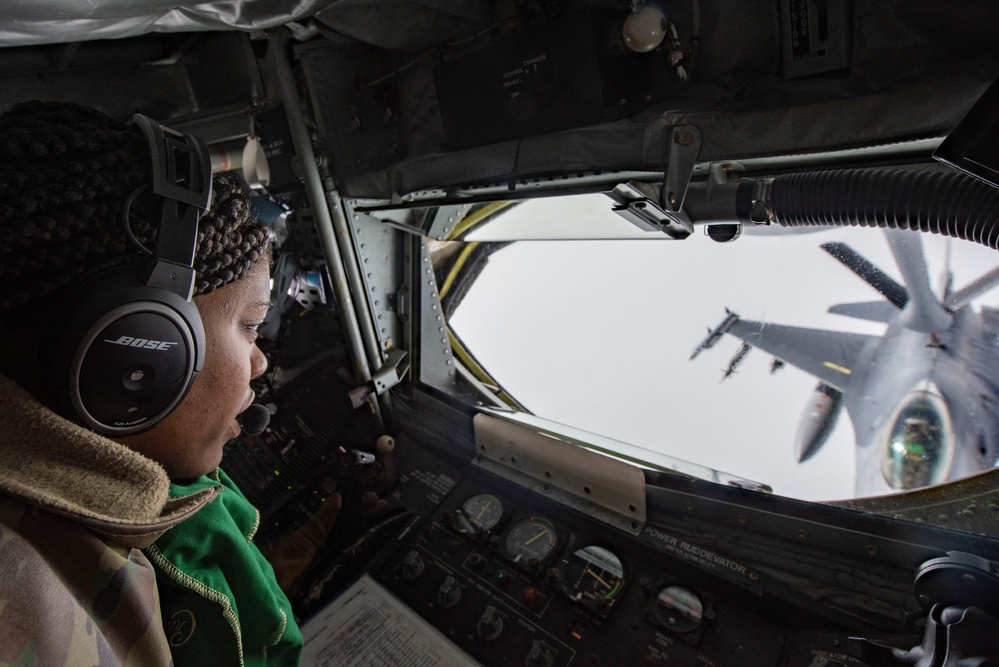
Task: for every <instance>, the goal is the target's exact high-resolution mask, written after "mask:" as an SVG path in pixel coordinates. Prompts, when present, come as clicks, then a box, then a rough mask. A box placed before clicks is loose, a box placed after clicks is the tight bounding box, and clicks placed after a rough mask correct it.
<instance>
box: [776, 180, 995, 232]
mask: <svg viewBox="0 0 999 667" xmlns="http://www.w3.org/2000/svg"><path fill="white" fill-rule="evenodd" d="M770 208H771V211H770V212H771V219H772V220H773V222H775V223H777V224H780V225H783V226H785V227H801V226H816V225H823V226H825V225H842V226H845V225H860V226H863V227H890V228H893V229H918V230H920V231H924V232H933V233H935V234H943V235H946V236H952V237H954V238H959V239H964V240H968V241H975V242H977V243H981V244H983V245H987V246H989V247H990V248H993V249H995V248H997V247H999V189H997V188H994V187H992V186H990V185H988V184H986V183H984V182H982V181H980V180H978V179H976V178H973V177H971V176H967V175H965V174H963V173H961V172H957V171H904V170H899V169H877V170H870V169H852V170H845V171H818V172H810V173H802V174H788V175H783V176H777V177H776V178H774V180H773V182H772V184H771V189H770Z"/></svg>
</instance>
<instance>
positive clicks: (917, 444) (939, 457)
mask: <svg viewBox="0 0 999 667" xmlns="http://www.w3.org/2000/svg"><path fill="white" fill-rule="evenodd" d="M954 447H955V445H954V432H953V429H952V428H951V425H950V417H949V414H948V412H947V406H946V404H945V403H944V402H943V400H942V399H941V398H940V397H938V396H936V395H935V394H932V393H930V392H928V391H920V392H918V393H917V394H916V395H914V396H912V397H910V398H909V399H908V400H907V401H906V402H905V403H903V404H902V407H901V408H899V410H898V412H897V413H896V416H895V420H894V422H893V423H892V425H891V427H890V429H889V430H888V432H887V439H886V441H885V449H884V457H883V458H882V461H881V472H882V474H883V475H884V478H885V481H886V482H888V484H889V485H890V486H891V487H892V488H894V489H899V490H909V489H916V488H919V487H923V486H931V485H933V484H940V483H942V482H944V481H946V479H947V474H948V473H949V472H950V467H951V464H952V462H953V459H954Z"/></svg>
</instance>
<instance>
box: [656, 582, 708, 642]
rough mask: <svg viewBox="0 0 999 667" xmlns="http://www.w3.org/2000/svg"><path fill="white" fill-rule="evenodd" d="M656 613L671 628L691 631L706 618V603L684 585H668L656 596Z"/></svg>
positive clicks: (677, 630)
mask: <svg viewBox="0 0 999 667" xmlns="http://www.w3.org/2000/svg"><path fill="white" fill-rule="evenodd" d="M654 613H655V616H656V619H657V620H658V621H659V622H660V623H662V624H663V626H665V627H667V628H669V629H670V630H673V631H675V632H690V631H691V630H696V629H697V627H698V626H699V625H700V624H701V621H702V620H704V603H702V602H701V599H700V598H699V597H697V595H695V594H694V593H692V592H691V591H690V590H688V589H686V588H684V587H683V586H667V587H666V588H664V589H662V590H661V591H659V595H658V596H657V597H656V604H655V612H654Z"/></svg>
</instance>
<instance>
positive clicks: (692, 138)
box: [662, 125, 701, 223]
mask: <svg viewBox="0 0 999 667" xmlns="http://www.w3.org/2000/svg"><path fill="white" fill-rule="evenodd" d="M700 152H701V131H700V130H699V129H697V128H696V127H695V126H693V125H679V126H677V127H674V128H673V132H672V133H671V135H670V142H669V164H668V165H667V166H666V182H665V183H664V184H663V195H662V197H663V198H662V201H663V204H664V205H665V207H666V208H667V210H668V211H670V212H672V213H674V214H677V215H679V216H682V218H683V219H684V220H686V221H687V222H688V223H689V222H690V218H688V217H687V216H686V215H685V214H684V213H683V212H682V210H683V200H684V197H686V196H687V186H689V185H690V177H691V176H692V175H693V173H694V166H695V165H696V164H697V155H698V154H699V153H700Z"/></svg>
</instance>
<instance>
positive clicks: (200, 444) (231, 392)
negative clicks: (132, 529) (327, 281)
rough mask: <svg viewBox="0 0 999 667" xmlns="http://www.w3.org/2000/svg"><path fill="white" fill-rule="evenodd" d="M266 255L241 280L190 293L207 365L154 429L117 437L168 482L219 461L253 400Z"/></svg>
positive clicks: (266, 297)
mask: <svg viewBox="0 0 999 667" xmlns="http://www.w3.org/2000/svg"><path fill="white" fill-rule="evenodd" d="M268 268H269V267H268V263H267V260H266V259H262V260H260V261H258V262H257V263H256V264H254V265H253V266H252V267H250V269H249V271H247V272H246V273H245V274H244V275H243V277H242V278H240V279H239V280H237V281H235V282H232V283H229V284H228V285H225V286H224V287H221V288H219V289H216V290H215V291H213V292H210V293H208V294H205V295H203V296H196V297H194V303H195V304H196V305H197V307H198V311H199V312H200V313H201V321H202V322H203V323H204V326H205V342H206V349H205V364H204V367H203V368H202V370H201V372H200V373H198V376H197V377H196V378H195V380H194V383H193V384H192V385H191V390H190V391H189V392H188V394H187V396H186V397H185V398H184V400H183V401H181V403H180V405H179V406H177V409H176V410H174V411H173V412H172V413H170V415H169V416H167V417H166V419H164V420H163V421H162V422H160V423H159V424H158V425H156V426H155V427H154V428H152V429H150V430H149V431H146V432H145V433H140V434H139V435H134V436H128V437H123V438H116V440H117V441H118V442H120V443H121V444H123V445H125V446H127V447H130V448H131V449H134V450H135V451H137V452H139V453H140V454H143V455H145V456H147V457H149V458H151V459H153V460H154V461H156V462H158V463H159V464H160V465H162V466H163V467H164V468H165V469H166V471H167V474H168V475H169V476H170V479H171V480H185V479H193V478H195V477H200V476H201V475H204V474H206V473H208V472H211V471H212V470H214V469H215V468H216V467H217V466H218V465H219V463H220V462H221V461H222V447H223V446H224V445H225V443H226V442H227V441H228V440H230V439H232V438H235V437H236V436H237V435H239V432H240V427H239V423H238V422H237V421H236V417H237V415H239V414H240V413H241V412H243V410H245V409H246V408H248V407H249V406H250V404H251V403H252V402H253V390H252V389H250V380H252V379H253V378H256V377H259V376H260V375H262V374H263V372H264V371H265V370H266V369H267V358H266V357H265V356H264V354H263V352H261V351H260V348H258V347H257V344H256V340H257V327H259V326H260V324H261V323H262V322H263V320H264V316H265V315H266V314H267V310H268V308H269V307H270V274H269V271H268Z"/></svg>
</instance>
